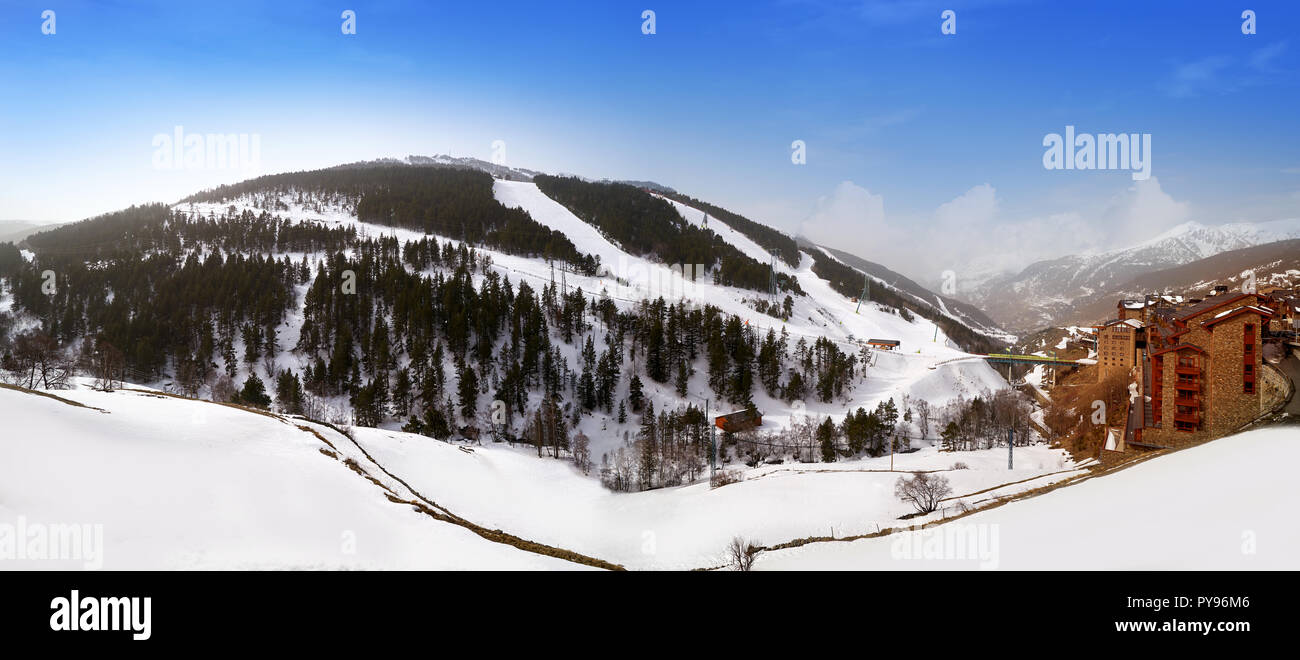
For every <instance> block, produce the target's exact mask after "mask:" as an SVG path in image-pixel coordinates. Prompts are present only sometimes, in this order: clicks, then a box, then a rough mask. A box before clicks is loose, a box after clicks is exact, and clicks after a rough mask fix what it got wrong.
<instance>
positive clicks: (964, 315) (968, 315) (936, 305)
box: [819, 245, 1014, 341]
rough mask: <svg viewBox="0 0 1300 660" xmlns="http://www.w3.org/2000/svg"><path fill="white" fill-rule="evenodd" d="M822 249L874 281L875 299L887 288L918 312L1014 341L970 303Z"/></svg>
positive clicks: (870, 263) (893, 273)
mask: <svg viewBox="0 0 1300 660" xmlns="http://www.w3.org/2000/svg"><path fill="white" fill-rule="evenodd" d="M819 247H820V248H821V249H823V250H826V251H827V252H829V253H830V254H831V256H833V257H835V258H836V259H839V260H840V261H842V262H844V263H845V264H847V265H849V266H851V267H853V268H855V269H857V270H859V271H861V272H863V273H865V274H866V275H868V276H870V277H871V279H872V280H873V286H874V287H876V288H873V289H872V291H873V293H872V299H873V300H875V299H877V298H878V297H879V296H880V293H881V292H880V289H879V288H878V287H879V286H885V287H887V288H888V289H891V290H893V291H894V292H896V293H897V294H898V295H899V296H901V297H902V298H903V299H904V300H905V301H907V302H908V303H914V304H916V305H919V306H920V309H918V310H917V311H918V312H921V313H923V314H924V311H922V310H929V311H930V312H931V313H933V314H935V315H942V316H946V317H948V318H950V319H952V320H953V321H956V322H958V323H960V324H962V325H964V326H966V327H967V328H969V329H971V330H973V331H975V332H976V333H979V334H982V335H984V336H986V337H989V338H991V339H995V340H998V341H1011V340H1013V339H1014V337H1013V336H1012V335H1010V334H1008V333H1007V332H1006V331H1004V330H1002V329H1001V328H999V327H998V324H997V323H996V322H995V321H993V319H991V318H989V317H988V315H986V314H985V313H984V312H983V311H981V310H980V309H979V308H978V307H976V306H974V305H972V304H970V303H966V302H962V301H960V300H957V299H955V298H949V297H947V296H941V295H939V294H937V293H934V292H933V291H930V290H929V289H926V288H925V287H923V286H921V285H920V284H917V283H916V282H914V281H912V280H910V279H908V278H907V277H905V276H903V275H901V274H899V273H896V272H894V271H892V270H890V269H888V268H886V267H884V266H882V265H880V264H878V263H875V262H872V261H867V260H866V259H863V258H861V257H858V256H856V255H853V254H849V253H848V252H845V251H843V250H836V249H834V248H830V247H826V246H824V245H822V246H819ZM925 315H926V318H932V317H931V316H930V315H929V314H925ZM932 320H933V319H932Z"/></svg>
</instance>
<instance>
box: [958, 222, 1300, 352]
mask: <svg viewBox="0 0 1300 660" xmlns="http://www.w3.org/2000/svg"><path fill="white" fill-rule="evenodd" d="M1289 239H1300V219H1291V220H1278V221H1273V222H1261V223H1231V224H1224V225H1218V226H1213V227H1210V226H1205V225H1202V224H1199V223H1196V222H1188V223H1184V224H1181V225H1179V226H1177V227H1174V228H1173V229H1170V230H1169V231H1167V232H1165V233H1163V234H1161V235H1160V236H1157V237H1155V238H1152V239H1150V240H1147V241H1143V242H1141V243H1138V244H1136V245H1132V246H1130V247H1126V248H1121V249H1117V250H1110V251H1106V252H1098V253H1092V254H1078V255H1070V256H1066V257H1060V258H1057V259H1049V260H1046V261H1039V262H1036V263H1034V264H1031V265H1030V266H1029V267H1027V268H1025V269H1024V270H1023V271H1021V272H1019V273H1015V274H1005V275H1000V276H994V277H991V278H988V279H986V280H984V281H982V282H980V283H978V284H976V285H975V286H973V287H972V288H969V289H966V290H962V291H960V292H959V295H960V296H961V297H962V298H964V299H965V300H966V301H968V302H970V303H972V304H974V305H976V306H978V307H980V308H981V309H983V310H984V311H985V312H986V313H987V314H988V315H989V316H990V317H992V319H994V320H995V321H997V322H998V323H999V324H1001V325H1002V326H1003V327H1005V328H1008V329H1010V330H1013V331H1021V332H1026V331H1032V330H1034V329H1038V328H1042V327H1046V326H1052V325H1060V324H1062V323H1066V322H1075V321H1088V320H1092V319H1091V318H1089V317H1090V315H1091V314H1093V313H1095V312H1096V311H1097V310H1100V309H1102V307H1104V305H1103V304H1102V303H1106V302H1107V301H1109V304H1110V305H1111V306H1112V307H1113V305H1114V301H1113V300H1111V298H1113V297H1114V296H1115V295H1117V293H1121V294H1122V293H1123V292H1133V293H1141V292H1142V287H1144V286H1154V285H1155V283H1156V282H1157V281H1158V282H1161V283H1164V284H1162V285H1161V286H1162V287H1164V286H1168V287H1177V286H1184V285H1191V284H1193V283H1195V282H1196V281H1197V280H1196V279H1195V278H1196V277H1202V276H1203V275H1197V276H1192V275H1191V273H1204V274H1209V273H1212V272H1219V271H1220V270H1221V268H1220V266H1222V264H1225V263H1227V261H1226V260H1225V261H1223V262H1215V263H1213V264H1210V265H1206V266H1203V267H1195V268H1191V269H1189V270H1186V271H1180V274H1174V275H1170V276H1168V278H1165V277H1164V276H1162V277H1161V278H1157V279H1156V280H1141V279H1139V278H1141V277H1142V276H1144V275H1148V274H1152V273H1156V272H1159V271H1167V270H1169V269H1174V268H1177V267H1179V266H1184V265H1187V264H1192V263H1195V262H1199V261H1201V260H1205V259H1207V258H1209V257H1214V256H1215V255H1220V254H1223V253H1225V252H1231V251H1236V250H1243V249H1246V248H1252V247H1255V246H1260V245H1266V244H1271V243H1277V242H1278V241H1286V240H1289ZM1261 254H1263V253H1261ZM1251 258H1252V257H1250V256H1249V255H1248V256H1245V257H1242V259H1243V260H1242V261H1234V262H1233V263H1243V264H1244V263H1246V262H1247V261H1249V260H1250V259H1251ZM1260 263H1263V262H1260ZM1242 267H1243V268H1245V267H1246V266H1242ZM1225 272H1226V271H1225ZM1238 272H1240V270H1239V271H1238ZM1184 276H1187V277H1191V279H1190V280H1188V281H1186V283H1183V282H1182V281H1181V280H1180V279H1179V278H1183V279H1187V277H1184ZM1085 310H1090V311H1085Z"/></svg>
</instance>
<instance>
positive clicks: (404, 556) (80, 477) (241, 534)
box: [0, 389, 583, 570]
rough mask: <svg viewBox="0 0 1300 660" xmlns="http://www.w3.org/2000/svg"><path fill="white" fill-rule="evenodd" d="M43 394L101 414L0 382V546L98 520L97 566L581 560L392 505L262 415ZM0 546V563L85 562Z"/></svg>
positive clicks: (522, 564) (484, 565)
mask: <svg viewBox="0 0 1300 660" xmlns="http://www.w3.org/2000/svg"><path fill="white" fill-rule="evenodd" d="M57 395H58V396H60V397H63V398H66V399H70V400H73V401H77V402H80V403H83V404H85V405H87V406H94V407H97V408H102V409H103V410H105V411H106V412H100V411H98V410H94V409H91V408H80V407H74V406H71V405H69V404H67V403H63V402H60V401H56V400H54V399H50V398H46V397H42V396H38V395H34V394H28V393H23V392H18V391H14V390H9V389H0V419H3V420H4V432H3V434H2V435H0V541H2V540H3V538H4V536H5V534H4V531H5V530H8V532H9V539H10V540H11V541H12V540H13V537H14V535H15V534H16V532H15V531H14V530H17V529H20V528H22V529H27V530H31V529H37V528H39V527H41V526H51V525H102V527H101V528H100V529H102V538H103V545H102V554H101V555H100V558H101V559H102V564H100V566H99V567H102V568H104V569H108V570H136V569H249V568H251V569H283V568H292V569H302V568H307V569H375V568H384V569H489V568H490V569H557V568H559V569H578V568H583V567H582V566H579V565H577V564H572V563H570V562H566V561H561V560H558V559H552V558H549V557H544V556H541V555H537V554H533V553H528V552H524V551H521V550H517V549H515V548H513V547H511V546H507V545H503V544H499V543H492V542H489V541H487V540H484V539H482V538H481V537H479V536H477V535H475V534H474V533H472V532H470V531H468V530H466V529H464V528H462V527H458V526H455V525H452V524H448V523H443V522H439V521H437V520H434V519H432V518H430V517H428V516H426V515H423V514H420V513H417V512H415V511H413V510H412V509H411V507H409V506H406V505H401V504H395V503H393V502H390V501H389V500H388V499H387V498H386V497H385V494H384V491H383V490H382V489H381V488H379V487H378V486H376V485H374V484H373V483H371V482H369V481H367V480H365V479H364V478H362V477H360V476H359V475H357V474H355V473H354V472H352V471H351V470H349V469H348V468H347V467H345V466H344V465H343V463H341V462H339V461H338V460H335V459H332V458H330V457H328V456H325V455H324V454H322V453H320V451H319V450H320V448H321V447H324V446H325V445H324V443H322V442H321V441H320V440H319V439H317V438H316V437H315V436H313V435H311V434H309V433H306V432H304V431H301V430H299V429H298V428H296V427H295V426H294V425H293V424H289V423H286V422H284V421H282V420H280V419H277V418H274V417H271V416H266V415H259V414H256V413H251V412H246V411H243V410H239V409H235V408H230V407H226V406H220V405H216V404H212V403H206V402H198V401H187V400H182V399H177V398H171V397H162V396H157V395H148V394H141V393H134V392H127V391H118V392H113V393H103V392H95V391H91V390H87V389H79V390H71V391H60V392H57ZM322 433H323V434H326V433H328V434H330V435H327V436H326V437H331V436H332V440H331V441H332V442H333V444H335V445H336V446H338V447H339V448H340V449H345V443H346V439H345V438H343V437H342V436H341V435H339V434H337V433H334V432H332V431H329V430H328V429H324V430H322ZM358 462H359V463H361V464H362V465H363V466H364V465H365V463H364V458H361V459H359V460H358ZM368 471H370V472H375V470H374V469H373V468H370V469H369V470H368ZM404 496H407V497H409V495H404ZM47 529H48V527H47ZM87 538H89V535H88V536H87ZM83 547H84V546H83ZM3 550H4V546H3V543H2V542H0V570H45V569H73V570H76V569H81V568H86V567H87V566H88V565H90V566H91V567H95V566H94V564H95V563H96V562H95V561H93V560H92V558H91V557H90V556H89V554H67V555H64V558H63V559H62V560H48V559H47V560H36V559H16V558H15V557H16V554H15V553H14V552H13V551H12V550H11V551H9V552H7V553H6V552H3Z"/></svg>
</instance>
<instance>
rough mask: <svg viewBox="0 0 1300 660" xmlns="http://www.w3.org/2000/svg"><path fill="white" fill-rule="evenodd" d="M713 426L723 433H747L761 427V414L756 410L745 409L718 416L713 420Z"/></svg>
mask: <svg viewBox="0 0 1300 660" xmlns="http://www.w3.org/2000/svg"><path fill="white" fill-rule="evenodd" d="M713 423H714V425H716V426H717V427H718V428H720V429H722V431H723V432H724V433H737V432H739V431H747V430H749V429H752V428H754V427H756V426H762V425H763V413H762V412H761V411H760V410H759V409H757V408H746V409H744V410H737V411H736V412H730V413H727V414H725V415H718V416H717V418H716V419H714V420H713Z"/></svg>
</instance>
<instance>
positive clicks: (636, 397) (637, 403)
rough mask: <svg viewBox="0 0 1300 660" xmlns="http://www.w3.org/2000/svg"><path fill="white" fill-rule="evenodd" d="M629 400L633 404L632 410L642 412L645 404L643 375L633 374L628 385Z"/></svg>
mask: <svg viewBox="0 0 1300 660" xmlns="http://www.w3.org/2000/svg"><path fill="white" fill-rule="evenodd" d="M627 402H628V403H630V404H632V412H634V413H639V412H641V408H642V406H643V405H644V404H645V394H643V393H642V391H641V377H640V376H638V375H636V374H632V380H631V381H630V382H629V383H628V385H627Z"/></svg>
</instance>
